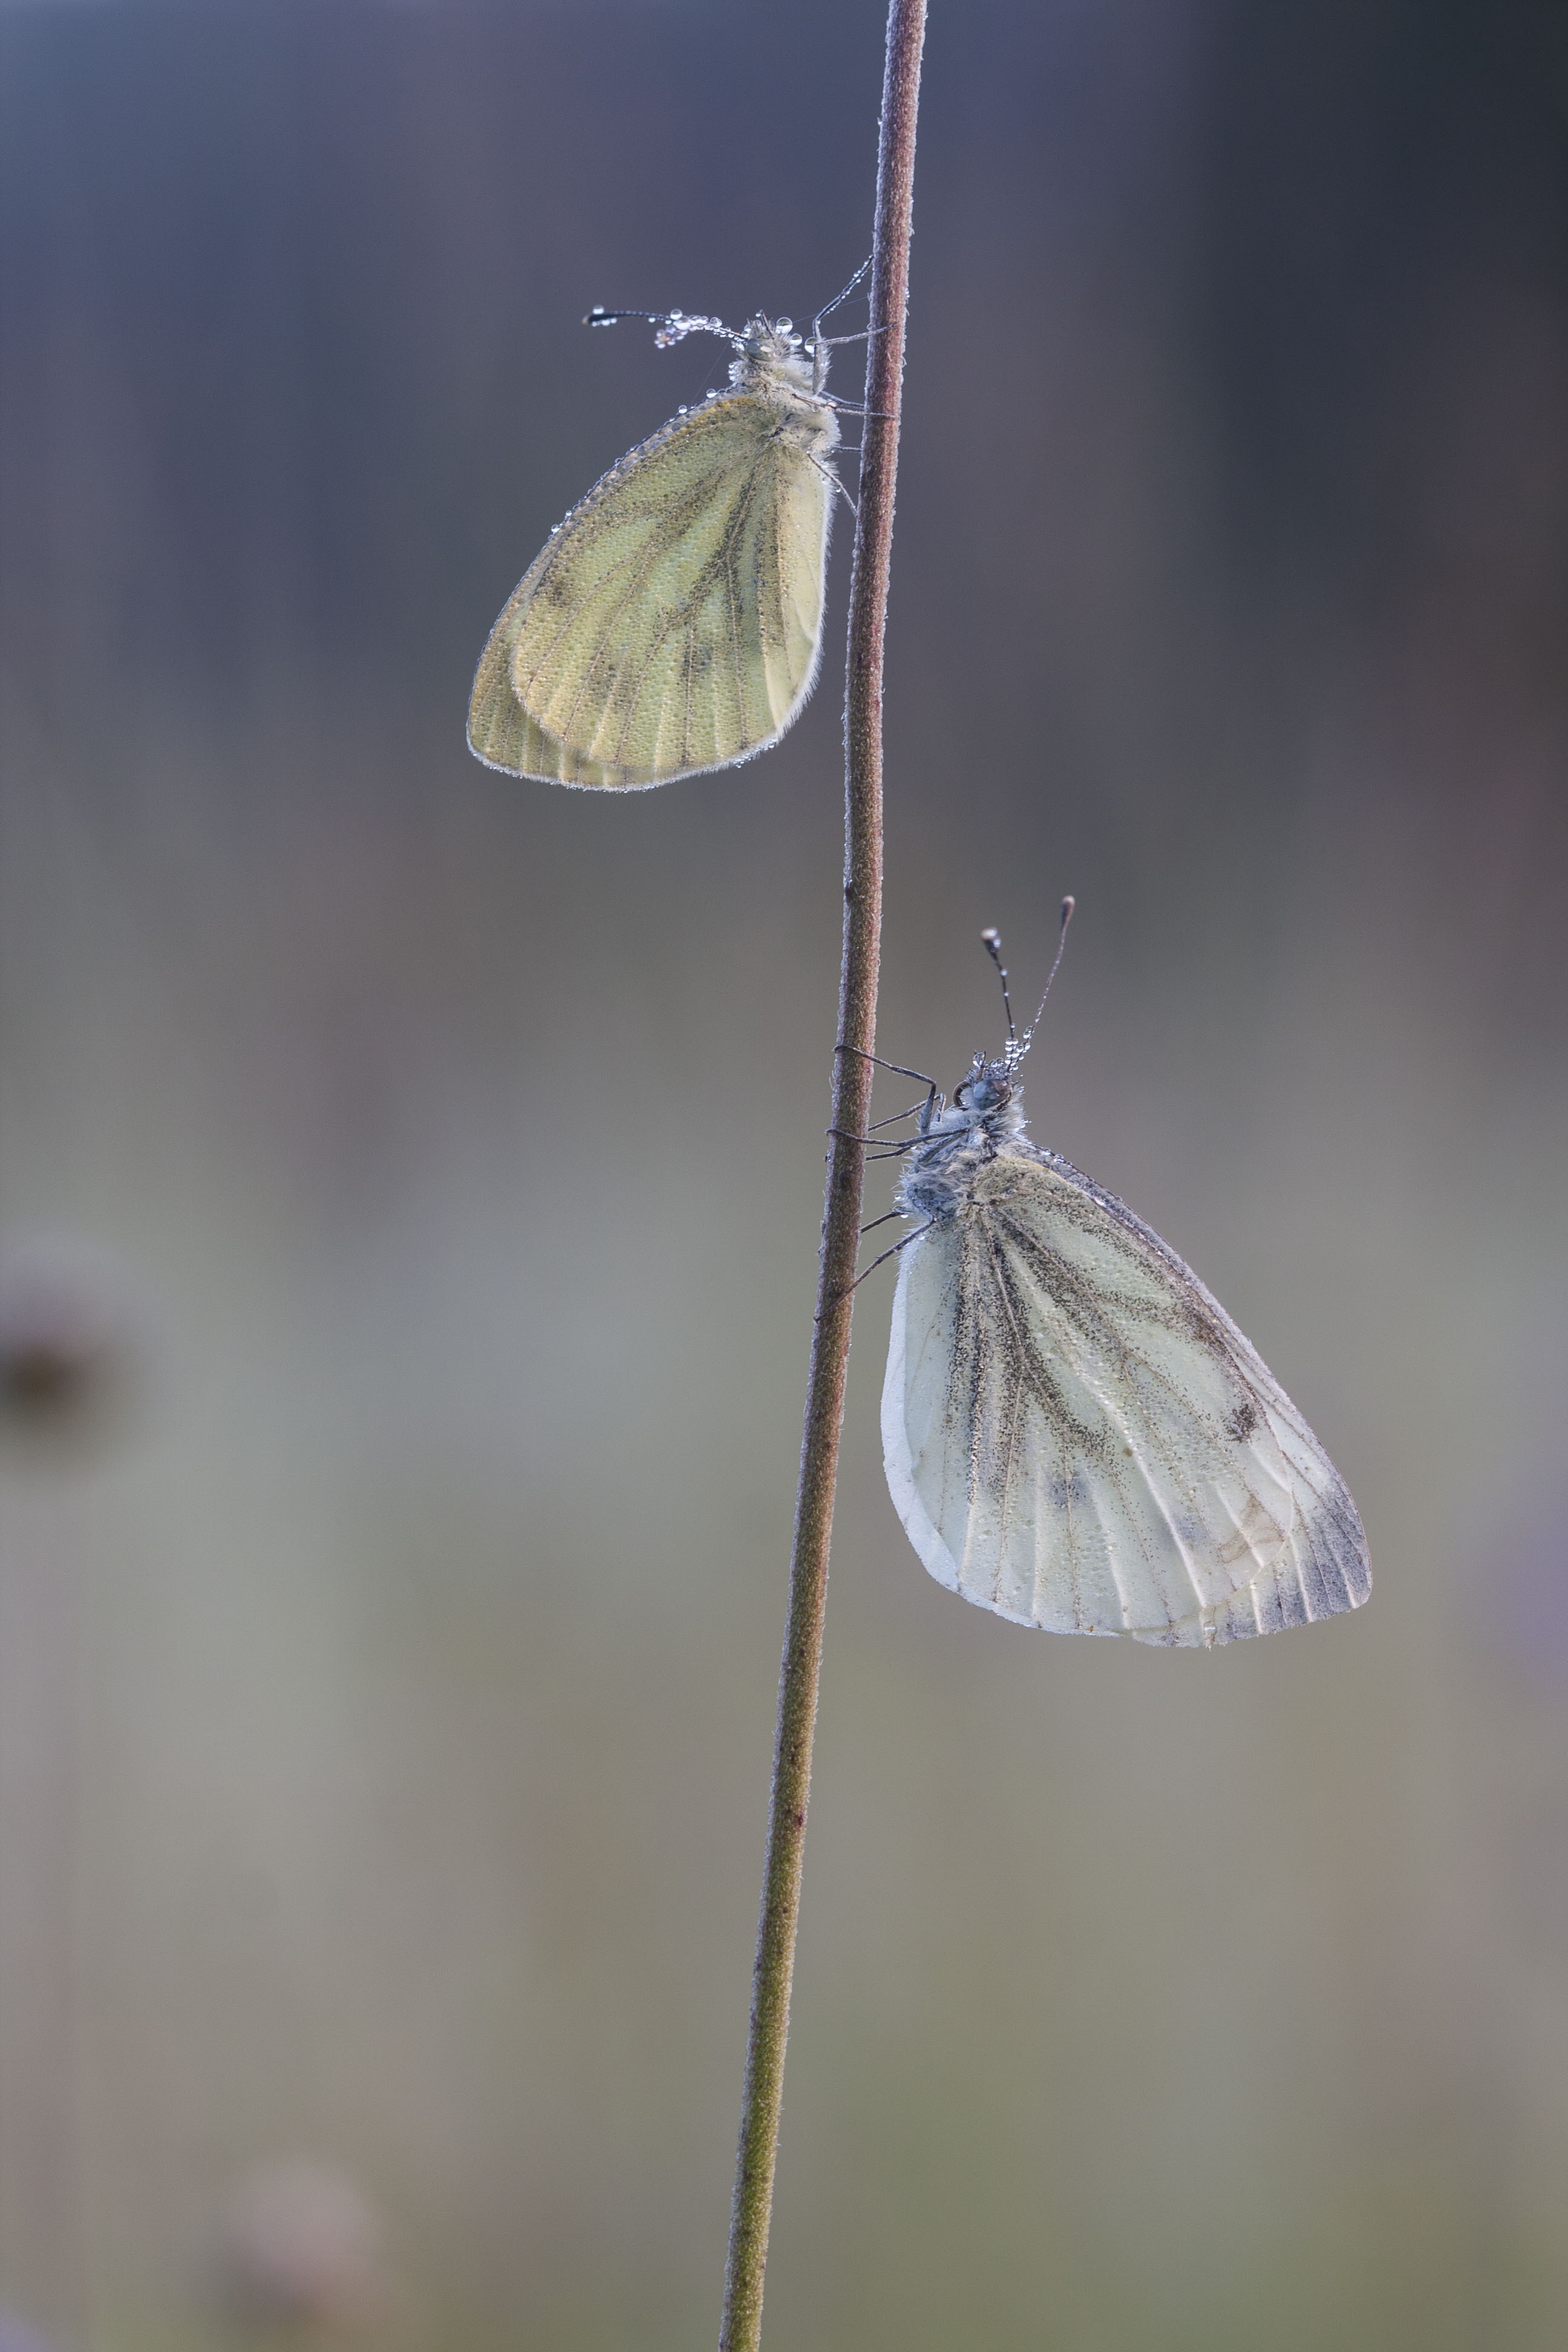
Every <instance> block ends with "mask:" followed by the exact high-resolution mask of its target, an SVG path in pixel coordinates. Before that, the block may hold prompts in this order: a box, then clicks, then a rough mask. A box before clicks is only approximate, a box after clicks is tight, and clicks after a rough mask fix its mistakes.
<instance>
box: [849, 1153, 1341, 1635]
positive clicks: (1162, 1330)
mask: <svg viewBox="0 0 1568 2352" xmlns="http://www.w3.org/2000/svg"><path fill="white" fill-rule="evenodd" d="M882 1418H883V1438H884V1449H885V1454H886V1460H887V1468H888V1477H889V1486H890V1487H891V1489H892V1493H893V1499H894V1501H895V1503H896V1505H897V1506H898V1508H899V1511H900V1516H901V1517H902V1518H903V1520H904V1524H905V1526H906V1528H907V1529H908V1530H909V1533H910V1538H911V1540H912V1541H913V1543H914V1546H915V1549H916V1550H917V1551H918V1552H919V1553H920V1556H921V1559H922V1560H923V1561H924V1562H925V1565H926V1567H927V1568H928V1569H929V1570H931V1574H932V1575H933V1576H934V1577H935V1578H936V1579H937V1580H938V1581H939V1582H941V1583H942V1584H945V1585H947V1586H949V1587H950V1588H951V1589H952V1591H957V1592H959V1593H962V1594H963V1597H964V1598H965V1599H966V1600H970V1601H977V1602H979V1603H980V1604H981V1605H982V1606H983V1607H984V1608H988V1609H992V1610H994V1611H995V1612H997V1613H998V1614H999V1615H1001V1616H1003V1617H1006V1618H1009V1619H1011V1620H1013V1621H1014V1622H1016V1623H1020V1624H1028V1625H1036V1626H1040V1627H1043V1628H1047V1629H1049V1630H1052V1631H1056V1632H1060V1633H1116V1634H1123V1635H1130V1636H1131V1638H1133V1639H1134V1640H1137V1641H1142V1642H1151V1643H1164V1644H1169V1645H1173V1646H1179V1647H1187V1646H1204V1647H1208V1646H1212V1645H1214V1644H1215V1643H1220V1642H1227V1641H1232V1640H1236V1639H1237V1638H1239V1637H1242V1636H1245V1635H1248V1634H1257V1633H1269V1632H1272V1631H1274V1630H1276V1629H1277V1628H1279V1627H1283V1626H1286V1625H1294V1624H1300V1623H1304V1622H1308V1621H1310V1620H1312V1619H1315V1618H1319V1617H1324V1616H1328V1615H1331V1614H1333V1613H1334V1612H1338V1611H1341V1610H1345V1609H1352V1608H1356V1607H1358V1606H1359V1605H1360V1603H1361V1602H1362V1601H1364V1600H1365V1599H1366V1597H1367V1593H1368V1591H1369V1590H1370V1586H1371V1576H1370V1571H1369V1570H1368V1567H1367V1561H1366V1550H1365V1543H1364V1539H1363V1535H1362V1529H1361V1522H1360V1520H1359V1518H1358V1517H1357V1516H1356V1511H1355V1507H1354V1505H1353V1503H1352V1501H1351V1498H1350V1496H1349V1494H1348V1493H1347V1491H1346V1489H1345V1487H1344V1486H1343V1484H1342V1481H1341V1479H1340V1477H1339V1475H1338V1474H1337V1472H1336V1471H1335V1470H1334V1468H1333V1465H1332V1464H1331V1462H1330V1461H1329V1459H1328V1456H1327V1455H1326V1454H1324V1452H1323V1450H1322V1448H1321V1445H1320V1444H1318V1442H1317V1440H1316V1438H1315V1437H1314V1436H1313V1434H1312V1433H1311V1431H1310V1429H1309V1428H1308V1426H1307V1423H1306V1422H1305V1421H1304V1420H1303V1419H1302V1417H1301V1415H1300V1412H1298V1411H1297V1410H1296V1408H1295V1406H1294V1405H1293V1404H1292V1403H1291V1402H1290V1400H1289V1397H1287V1396H1286V1394H1285V1392H1284V1391H1283V1390H1282V1389H1281V1388H1280V1386H1279V1382H1278V1381H1276V1380H1275V1379H1274V1377H1273V1375H1272V1374H1271V1373H1270V1372H1269V1370H1268V1368H1267V1366H1266V1365H1265V1364H1264V1363H1263V1362H1262V1361H1261V1360H1260V1359H1259V1357H1258V1354H1257V1352H1256V1350H1255V1349H1253V1348H1252V1347H1251V1346H1250V1345H1249V1343H1248V1342H1247V1339H1245V1338H1244V1337H1243V1335H1242V1334H1241V1332H1240V1331H1238V1330H1237V1327H1236V1325H1235V1324H1234V1323H1233V1322H1232V1321H1231V1319H1230V1318H1229V1317H1228V1316H1227V1315H1226V1312H1225V1310H1224V1308H1223V1307H1221V1306H1220V1305H1219V1304H1218V1302H1217V1300H1215V1298H1213V1297H1211V1296H1210V1294H1209V1292H1208V1291H1207V1290H1205V1287H1204V1286H1203V1285H1202V1283H1201V1282H1199V1280H1198V1279H1197V1276H1195V1275H1194V1274H1193V1273H1192V1272H1191V1271H1190V1269H1189V1268H1188V1267H1187V1266H1185V1265H1184V1264H1183V1262H1182V1261H1181V1259H1180V1258H1179V1257H1177V1256H1176V1255H1175V1253H1174V1251H1173V1250H1171V1249H1170V1248H1168V1247H1167V1245H1166V1244H1164V1243H1163V1241H1162V1240H1161V1239H1160V1237H1159V1236H1158V1234H1154V1233H1153V1232H1152V1231H1151V1230H1150V1228H1149V1227H1148V1226H1147V1225H1145V1224H1143V1223H1142V1222H1141V1221H1140V1220H1139V1219H1138V1218H1137V1217H1135V1216H1134V1215H1133V1214H1132V1213H1131V1210H1129V1209H1128V1208H1126V1207H1125V1206H1124V1205H1123V1203H1122V1202H1120V1201H1118V1200H1116V1199H1115V1198H1114V1196H1113V1195H1112V1194H1110V1193H1108V1192H1102V1191H1101V1190H1100V1188H1099V1187H1098V1186H1096V1185H1094V1184H1092V1183H1091V1182H1090V1181H1089V1179H1088V1178H1087V1177H1084V1176H1082V1175H1080V1174H1079V1171H1078V1170H1077V1169H1075V1168H1073V1167H1071V1166H1070V1164H1069V1163H1068V1161H1066V1160H1061V1159H1060V1158H1058V1156H1057V1155H1056V1154H1054V1153H1050V1152H1043V1151H1040V1150H1037V1148H1036V1147H1035V1146H1034V1145H1032V1144H1030V1143H1029V1142H1027V1140H1026V1139H1024V1138H1023V1137H1022V1136H1019V1137H1016V1138H1010V1139H1008V1142H1007V1144H1006V1145H1005V1147H1004V1148H1003V1149H1002V1150H1000V1151H998V1153H997V1155H996V1156H995V1157H994V1159H993V1160H990V1161H989V1162H988V1164H986V1165H984V1167H982V1168H980V1169H979V1170H978V1171H976V1172H975V1174H974V1176H973V1179H972V1180H971V1181H969V1183H968V1184H967V1186H966V1188H965V1193H964V1198H963V1203H962V1205H961V1206H959V1207H958V1208H957V1209H956V1211H955V1213H952V1215H951V1216H948V1217H945V1218H943V1219H942V1220H941V1221H939V1222H937V1223H934V1224H933V1225H932V1227H931V1230H930V1231H929V1232H927V1233H924V1234H921V1235H920V1236H919V1238H917V1239H915V1240H913V1241H912V1242H911V1243H910V1246H909V1248H908V1250H907V1251H906V1254H905V1256H904V1260H903V1263H902V1265H901V1266H900V1276H899V1286H898V1292H897V1296H896V1298H895V1303H894V1310H893V1333H892V1344H891V1348H890V1350H889V1360H888V1378H887V1384H886V1387H885V1390H884V1393H883V1406H882Z"/></svg>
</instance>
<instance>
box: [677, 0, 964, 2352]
mask: <svg viewBox="0 0 1568 2352" xmlns="http://www.w3.org/2000/svg"><path fill="white" fill-rule="evenodd" d="M924 39H925V0H890V5H889V11H888V47H887V67H886V71H885V75H884V79H883V83H882V122H881V138H880V144H879V152H878V159H877V226H876V238H875V243H874V245H873V247H872V257H871V296H870V308H871V321H870V323H871V334H870V337H869V340H868V343H867V347H866V352H867V357H866V406H867V409H868V411H869V414H868V416H867V419H866V436H865V445H864V455H863V457H862V459H861V466H860V507H859V514H858V519H857V523H856V530H855V565H854V572H853V575H852V580H851V585H850V590H849V646H848V656H847V677H846V685H845V704H844V744H845V777H844V954H843V962H842V965H841V968H840V974H839V987H838V1043H837V1053H836V1056H835V1064H834V1080H833V1132H832V1135H831V1137H830V1146H831V1148H830V1150H829V1155H828V1165H827V1193H826V1208H825V1210H824V1213H823V1223H822V1251H821V1257H820V1261H819V1265H818V1273H817V1293H816V1336H815V1339H814V1340H813V1343H812V1351H811V1371H810V1376H809V1379H808V1381H807V1385H806V1402H805V1433H804V1435H803V1438H802V1441H801V1451H800V1484H799V1486H798V1488H797V1490H796V1497H795V1548H794V1552H793V1556H792V1558H791V1562H790V1587H789V1618H788V1622H787V1625H786V1627H785V1632H784V1665H783V1669H782V1671H781V1674H780V1678H779V1713H778V1730H777V1736H776V1739H775V1743H774V1748H773V1806H772V1811H771V1815H770V1819H769V1824H768V1848H767V1860H766V1863H765V1865H764V1868H763V1901H762V1912H761V1916H760V1918H759V1920H758V1923H757V1957H756V1963H755V1967H754V1969H753V1971H752V2017H751V2027H750V2032H749V2034H748V2037H747V2044H746V2080H745V2090H744V2093H743V2095H742V2106H741V2139H740V2147H739V2151H738V2153H737V2157H736V2165H735V2198H734V2204H733V2207H732V2209H731V2219H730V2254H729V2263H728V2266H727V2269H726V2273H725V2279H724V2315H723V2320H722V2323H721V2327H720V2332H719V2352H757V2346H758V2344H759V2342H760V2340H761V2336H762V2326H763V2271H764V2269H765V2267H766V2263H767V2255H768V2221H769V2217H770V2215H771V2212H772V2210H773V2168H774V2165H775V2163H776V2160H777V2157H778V2140H779V2116H780V2110H781V2106H782V2102H783V2095H784V2044H785V2042H786V2040H787V2038H788V2034H789V1997H790V1980H791V1978H792V1976H793V1974H794V1969H795V1927H796V1923H797V1921H798V1918H799V1914H800V1873H801V1855H802V1851H803V1848H804V1846H805V1809H806V1798H807V1795H808V1792H809V1790H810V1787H811V1743H812V1734H813V1732H814V1730H815V1728H816V1690H817V1681H818V1678H819V1675H820V1674H821V1669H822V1626H823V1618H824V1614H825V1612H826V1601H827V1553H828V1545H829V1542H830V1539H831V1537H832V1532H833V1497H834V1490H835V1487H836V1486H837V1478H838V1444H839V1437H840V1434H841V1432H842V1429H843V1424H844V1383H845V1375H846V1373H847V1369H848V1362H849V1330H850V1321H851V1317H852V1314H853V1309H854V1292H853V1284H854V1280H855V1259H856V1255H857V1253H858V1247H859V1231H860V1194H861V1184H862V1179H863V1176H864V1172H865V1150H864V1147H863V1146H862V1145H861V1144H859V1143H858V1142H856V1141H854V1140H853V1139H854V1138H855V1137H857V1136H860V1135H864V1134H865V1132H866V1121H867V1119H868V1118H869V1116H870V1100H871V1076H872V1072H871V1065H870V1063H869V1062H868V1060H866V1059H865V1058H864V1057H865V1055H868V1054H869V1053H870V1051H871V1049H872V1047H873V1046H874V1045H875V1044H876V1034H877V974H878V966H879V958H880V951H881V934H882V645H883V638H884V635H885V634H886V628H887V617H888V575H889V562H890V559H891V554H892V543H893V489H894V482H895V478H896V476H897V472H898V459H899V403H900V392H901V389H902V384H903V372H904V313H905V310H906V307H907V304H908V299H909V274H910V217H911V196H912V190H913V183H914V163H915V115H916V108H917V104H918V100H919V96H920V74H921V47H922V45H923V42H924Z"/></svg>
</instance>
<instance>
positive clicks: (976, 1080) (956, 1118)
mask: <svg viewBox="0 0 1568 2352" xmlns="http://www.w3.org/2000/svg"><path fill="white" fill-rule="evenodd" d="M1021 1058H1022V1056H1021V1055H1016V1054H1015V1053H1014V1051H1013V1049H1012V1047H1011V1045H1009V1046H1007V1047H1006V1048H1005V1050H1004V1051H1003V1052H1002V1053H1001V1054H999V1055H997V1056H996V1057H995V1059H994V1060H993V1059H992V1058H991V1057H990V1056H989V1055H984V1054H976V1055H975V1056H974V1059H973V1062H972V1063H971V1064H970V1066H969V1075H968V1076H967V1077H965V1078H963V1079H962V1080H961V1081H960V1083H959V1084H958V1085H957V1086H956V1087H954V1088H953V1090H952V1109H951V1110H950V1111H948V1112H947V1113H946V1115H945V1117H943V1118H942V1119H941V1120H940V1121H938V1122H937V1124H938V1125H940V1126H941V1127H942V1129H945V1130H947V1131H948V1132H950V1133H962V1132H964V1131H968V1132H971V1133H973V1131H974V1130H976V1129H984V1132H985V1133H986V1134H987V1135H989V1136H990V1137H992V1138H993V1139H995V1138H997V1137H1000V1136H1004V1135H1017V1134H1019V1133H1021V1131H1022V1129H1023V1125H1024V1090H1023V1088H1022V1087H1021V1086H1020V1085H1019V1084H1018V1080H1017V1068H1018V1063H1019V1061H1020V1059H1021Z"/></svg>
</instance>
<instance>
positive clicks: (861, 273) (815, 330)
mask: <svg viewBox="0 0 1568 2352" xmlns="http://www.w3.org/2000/svg"><path fill="white" fill-rule="evenodd" d="M871 261H872V256H871V255H870V254H868V255H867V256H866V258H865V260H864V261H863V262H862V263H861V264H860V267H859V268H858V270H857V271H856V272H855V275H854V277H853V278H851V279H850V280H849V283H848V285H847V287H846V288H845V289H844V291H843V293H842V294H836V295H835V296H834V298H833V299H832V301H831V302H825V303H824V304H823V306H822V308H821V310H819V311H818V312H817V314H816V318H815V319H814V320H812V322H811V339H812V341H813V342H815V341H816V339H817V336H818V335H819V334H820V333H821V331H822V322H823V320H824V319H826V318H827V317H828V316H829V314H830V313H831V312H832V311H834V310H837V308H838V305H839V304H840V302H847V301H848V299H849V297H850V296H851V294H853V293H854V291H855V289H856V288H857V286H858V285H859V283H860V280H861V279H862V278H864V277H865V275H866V272H867V271H868V269H869V268H870V267H871Z"/></svg>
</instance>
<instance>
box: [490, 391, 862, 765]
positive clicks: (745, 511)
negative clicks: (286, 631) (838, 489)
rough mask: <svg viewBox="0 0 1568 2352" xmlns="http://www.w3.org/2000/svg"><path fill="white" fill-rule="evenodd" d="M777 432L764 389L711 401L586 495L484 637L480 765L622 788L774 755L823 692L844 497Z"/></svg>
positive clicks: (784, 434)
mask: <svg viewBox="0 0 1568 2352" xmlns="http://www.w3.org/2000/svg"><path fill="white" fill-rule="evenodd" d="M827 414H828V415H829V425H828V426H827V427H826V428H818V432H819V437H822V438H824V439H826V434H827V433H828V432H831V430H832V427H831V420H830V413H827ZM779 425H780V416H779V412H778V409H777V408H776V406H774V405H773V404H772V403H771V402H769V401H767V400H764V399H762V398H759V397H757V396H755V395H753V394H749V393H744V392H741V393H734V394H729V395H726V396H723V397H716V398H713V399H710V400H709V401H708V402H706V403H705V404H704V405H703V406H702V407H701V408H700V409H697V410H694V411H693V412H692V413H691V414H690V415H687V416H682V417H677V418H675V419H673V420H672V421H671V423H670V424H668V425H666V426H664V427H663V429H662V430H661V431H660V432H659V433H658V434H656V435H654V436H653V438H652V439H651V440H649V441H647V442H645V443H644V444H643V445H642V446H641V447H640V448H637V449H634V450H633V451H632V452H631V453H630V454H629V456H627V457H624V458H623V459H622V460H621V461H620V463H619V464H618V465H617V466H616V467H613V468H612V469H611V471H610V472H609V473H608V474H606V475H605V478H604V479H603V480H602V481H601V482H600V483H598V484H597V486H596V487H595V488H594V489H593V490H591V491H590V492H589V493H588V496H587V497H586V498H585V499H583V500H582V501H581V503H580V504H579V505H578V506H577V507H576V508H575V509H574V510H573V512H572V513H571V514H570V515H569V516H568V517H567V518H566V520H565V521H564V522H563V524H562V526H561V528H560V529H559V530H558V531H556V532H555V533H553V534H552V538H551V539H550V541H549V542H548V543H547V545H546V546H545V547H544V549H543V550H542V552H541V554H540V555H539V557H538V558H537V560H536V561H535V562H534V563H533V564H532V565H531V567H530V569H529V571H528V572H527V573H526V574H525V576H524V578H523V579H522V581H521V583H520V584H519V586H518V587H517V589H516V590H515V591H514V592H513V594H512V595H511V597H510V600H509V602H508V604H507V605H506V607H505V610H504V611H503V612H502V614H501V615H500V619H499V620H498V621H497V623H496V625H495V627H494V629H493V630H492V631H491V633H490V637H489V643H488V644H487V646H486V647H485V650H484V653H483V655H482V656H481V658H480V661H479V671H478V674H477V676H476V678H475V681H474V692H473V698H472V703H471V706H470V711H469V727H468V734H469V741H470V743H471V744H472V747H473V749H474V750H475V751H476V752H477V753H478V754H479V757H480V759H482V760H486V761H489V763H490V764H491V765H492V766H496V767H501V768H505V769H507V770H509V771H510V772H513V773H521V774H524V775H531V776H539V777H541V778H543V779H545V780H547V781H552V782H563V783H576V784H584V785H589V786H600V787H608V788H610V789H621V790H626V789H636V788H637V787H639V786H642V785H646V784H651V783H659V782H665V781H667V780H668V778H670V777H672V776H677V775H687V774H693V773H696V772H700V771H701V770H703V769H708V768H714V767H722V766H728V765H730V764H731V762H733V761H737V760H741V759H745V758H748V757H750V756H751V755H752V753H753V752H755V751H763V750H764V749H765V748H766V747H767V746H768V745H769V744H770V743H772V742H773V741H775V740H777V738H778V737H779V735H781V734H782V733H783V731H784V728H785V727H786V726H787V725H788V724H789V721H790V719H791V718H792V717H793V716H794V714H795V711H796V710H797V709H798V708H799V706H800V704H801V702H802V701H803V700H804V698H805V696H806V694H807V693H808V692H809V691H810V688H811V686H812V684H813V683H814V681H815V677H816V664H817V659H818V655H819V650H820V643H821V621H822V601H823V587H824V572H825V568H826V546H827V532H828V523H829V520H830V512H829V503H830V500H831V499H832V496H833V488H832V485H831V480H830V478H829V476H828V475H827V474H826V471H825V470H824V469H823V467H821V466H820V465H819V463H817V462H816V460H815V459H814V457H812V456H811V455H810V454H808V453H807V451H806V449H805V448H804V447H803V446H801V445H800V441H799V439H798V437H796V436H792V435H790V434H789V433H787V432H781V431H780V429H779Z"/></svg>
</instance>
